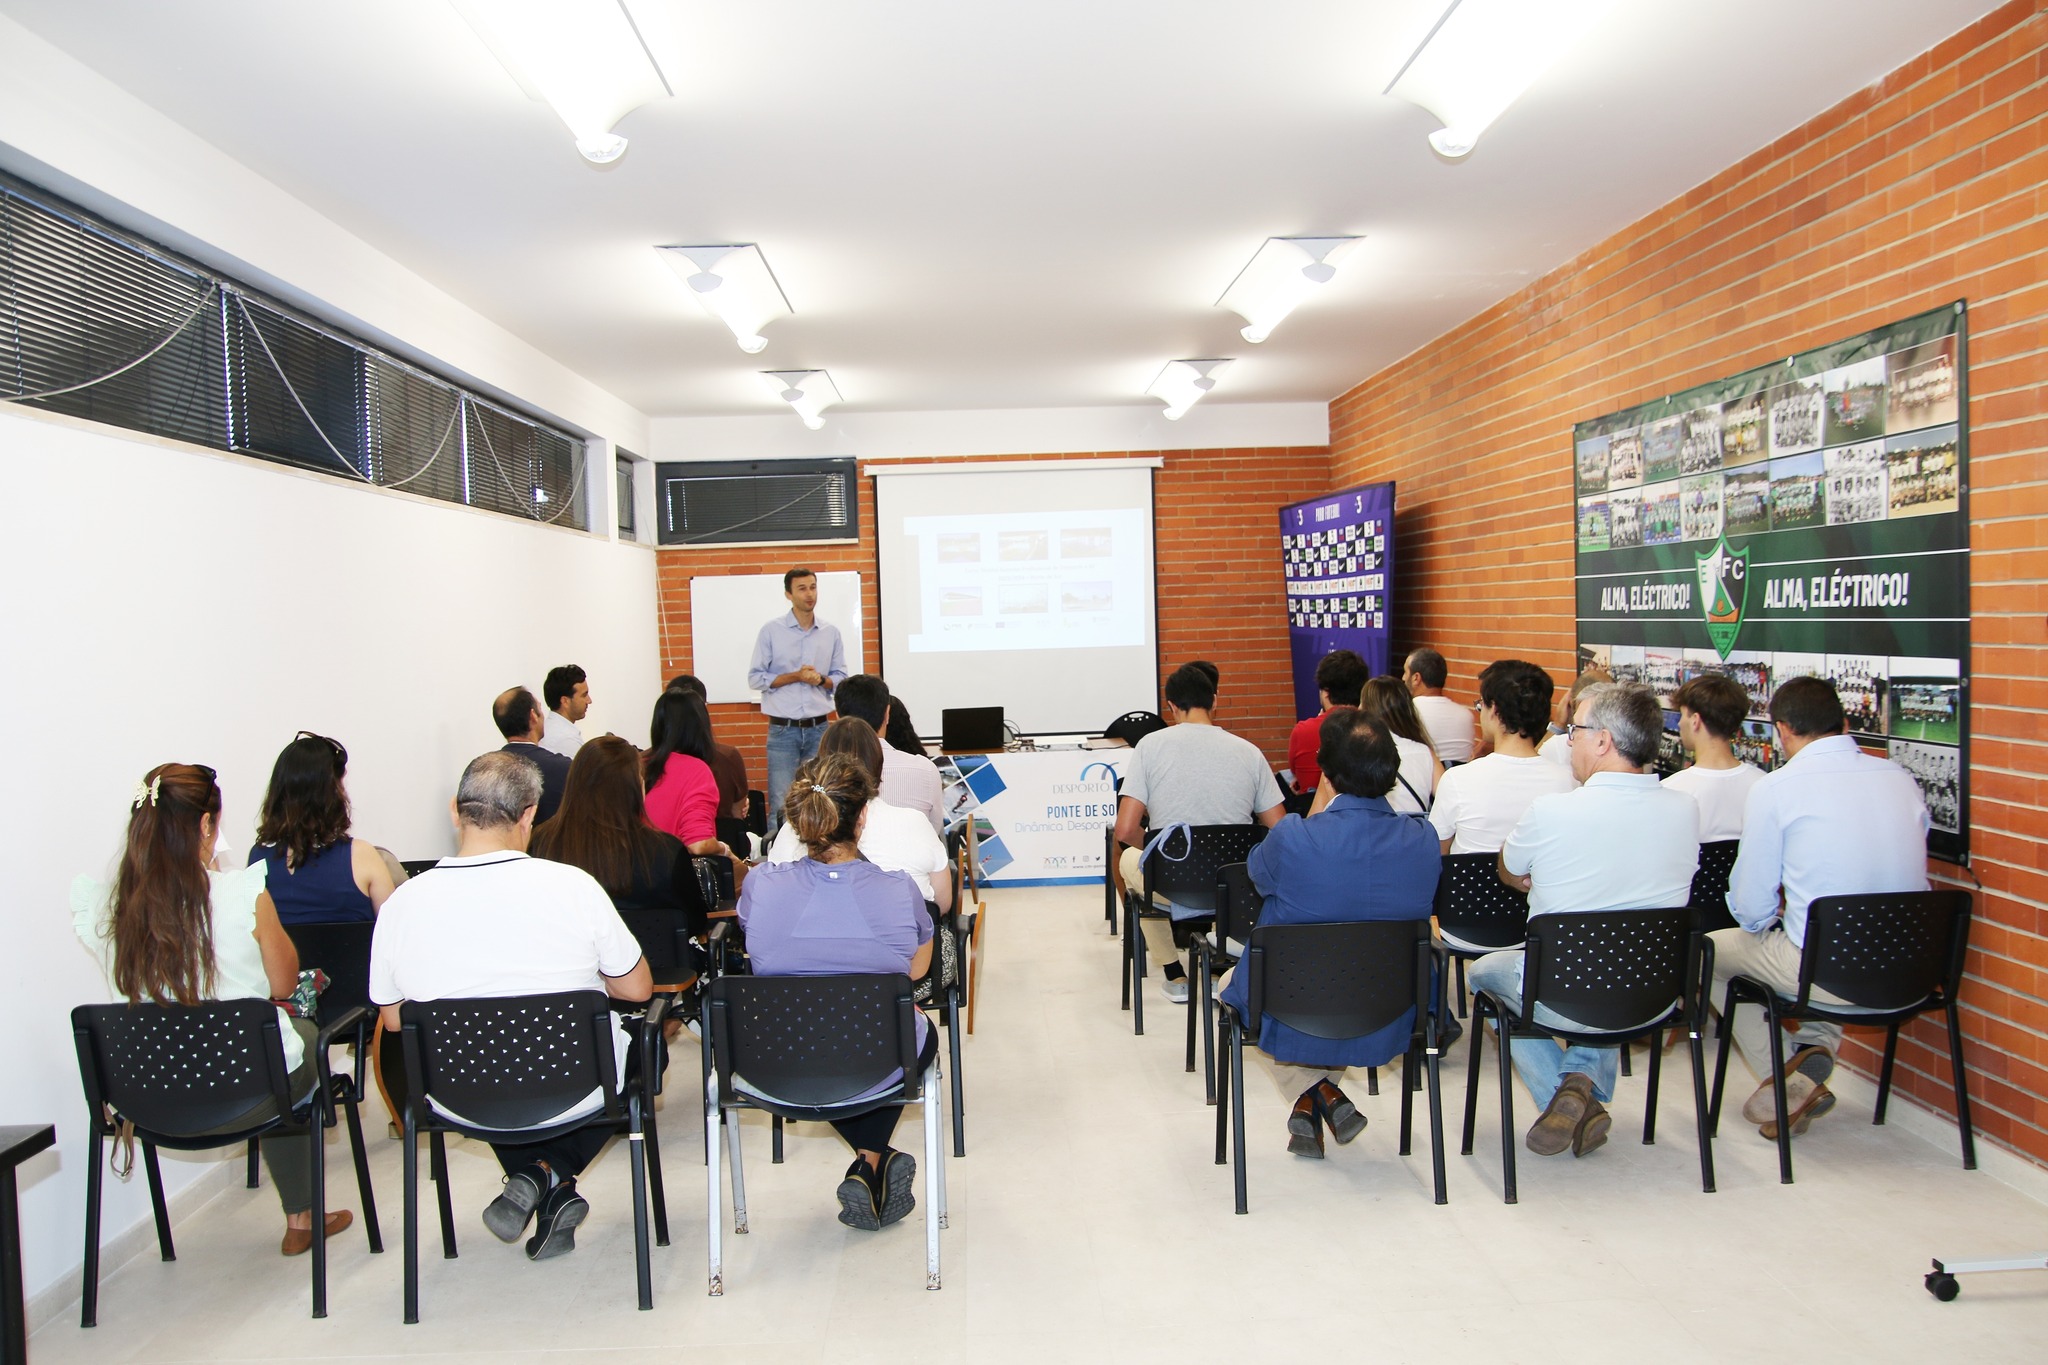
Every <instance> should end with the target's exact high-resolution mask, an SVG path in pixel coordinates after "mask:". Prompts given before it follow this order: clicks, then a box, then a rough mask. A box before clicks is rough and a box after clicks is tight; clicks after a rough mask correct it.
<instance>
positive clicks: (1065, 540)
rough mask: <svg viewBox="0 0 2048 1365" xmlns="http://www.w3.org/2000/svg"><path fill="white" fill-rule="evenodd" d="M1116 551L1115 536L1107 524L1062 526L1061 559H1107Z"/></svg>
mask: <svg viewBox="0 0 2048 1365" xmlns="http://www.w3.org/2000/svg"><path fill="white" fill-rule="evenodd" d="M1115 553H1116V537H1115V536H1114V535H1112V534H1111V533H1110V529H1109V528H1108V527H1107V526H1079V527H1063V528H1061V530H1060V558H1061V559H1108V558H1109V557H1110V556H1111V555H1113V554H1115Z"/></svg>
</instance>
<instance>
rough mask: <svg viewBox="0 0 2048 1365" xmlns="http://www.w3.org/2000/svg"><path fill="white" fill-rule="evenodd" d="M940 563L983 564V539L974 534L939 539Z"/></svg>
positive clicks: (968, 533)
mask: <svg viewBox="0 0 2048 1365" xmlns="http://www.w3.org/2000/svg"><path fill="white" fill-rule="evenodd" d="M939 563H941V564H979V563H981V537H980V536H979V535H976V534H974V533H973V532H971V531H970V532H967V533H965V534H962V535H948V536H940V537H939Z"/></svg>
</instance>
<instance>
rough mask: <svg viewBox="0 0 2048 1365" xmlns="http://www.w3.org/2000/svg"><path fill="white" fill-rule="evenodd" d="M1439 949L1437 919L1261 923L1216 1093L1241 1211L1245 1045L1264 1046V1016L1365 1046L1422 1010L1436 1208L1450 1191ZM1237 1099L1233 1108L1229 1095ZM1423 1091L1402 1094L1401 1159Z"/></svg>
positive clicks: (1420, 1035) (1414, 1038)
mask: <svg viewBox="0 0 2048 1365" xmlns="http://www.w3.org/2000/svg"><path fill="white" fill-rule="evenodd" d="M1439 951H1440V950H1439V949H1438V948H1437V947H1436V945H1435V944H1433V943H1431V941H1430V936H1429V921H1428V920H1426V919H1417V920H1372V921H1364V922H1360V923H1355V924H1281V925H1261V926H1259V927H1258V928H1256V929H1254V930H1252V932H1251V942H1250V944H1249V945H1248V946H1247V948H1246V950H1245V955H1244V958H1243V960H1242V961H1241V962H1240V963H1239V965H1238V970H1239V971H1241V972H1245V973H1248V975H1247V977H1246V979H1245V987H1246V996H1245V1012H1244V1014H1243V1015H1242V1016H1240V1015H1239V1014H1238V1012H1237V1011H1236V1010H1235V1009H1233V1008H1232V1007H1231V1006H1229V1005H1224V1006H1222V1015H1223V1037H1224V1043H1225V1046H1226V1048H1227V1050H1228V1052H1229V1055H1230V1070H1229V1073H1228V1075H1227V1076H1226V1077H1225V1078H1224V1080H1223V1082H1222V1084H1220V1085H1218V1086H1217V1087H1216V1090H1217V1101H1216V1164H1217V1165H1219V1166H1221V1165H1222V1164H1223V1129H1224V1125H1225V1123H1226V1122H1228V1123H1229V1125H1230V1130H1231V1162H1232V1166H1233V1168H1234V1171H1233V1174H1234V1176H1235V1184H1236V1187H1237V1188H1236V1193H1237V1211H1238V1212H1239V1213H1244V1212H1246V1210H1247V1203H1246V1195H1245V1169H1244V1110H1245V1101H1244V1044H1245V1040H1246V1039H1247V1038H1249V1039H1251V1040H1252V1041H1254V1042H1256V1041H1257V1040H1258V1033H1259V1027H1260V1024H1261V1022H1262V1021H1263V1020H1264V1018H1265V1016H1267V1015H1269V1014H1270V1015H1272V1016H1273V1018H1274V1019H1275V1020H1276V1021H1278V1022H1280V1023H1283V1024H1285V1025H1287V1026H1288V1027H1289V1028H1292V1029H1296V1030H1299V1031H1300V1032H1302V1033H1306V1034H1308V1035H1309V1036H1310V1037H1313V1038H1361V1037H1364V1036H1365V1035H1367V1034H1370V1033H1377V1032H1379V1030H1381V1029H1383V1028H1386V1027H1388V1026H1390V1025H1392V1024H1394V1023H1396V1022H1398V1021H1399V1020H1400V1018H1401V1015H1402V1014H1403V1013H1404V1012H1406V1011H1408V1010H1413V1011H1414V1012H1415V1016H1414V1018H1415V1027H1414V1031H1413V1033H1412V1034H1410V1036H1409V1042H1408V1062H1407V1071H1408V1073H1409V1074H1411V1075H1412V1074H1414V1072H1415V1070H1416V1063H1417V1062H1423V1063H1425V1064H1426V1066H1427V1070H1428V1081H1429V1151H1430V1165H1431V1174H1432V1176H1433V1178H1434V1180H1435V1189H1436V1202H1437V1203H1439V1204H1443V1203H1447V1202H1448V1201H1449V1197H1448V1195H1446V1193H1445V1191H1444V1110H1443V1091H1442V1085H1441V1077H1440V1076H1439V1075H1438V1068H1437V1062H1438V1057H1437V1041H1436V1040H1437V1027H1438V1020H1437V1019H1436V1018H1435V1016H1434V1015H1433V1014H1431V1012H1430V1006H1429V998H1430V990H1431V987H1432V986H1433V985H1434V984H1435V981H1436V971H1437V956H1438V953H1439ZM1232 1090H1235V1091H1236V1092H1237V1107H1236V1109H1235V1110H1232V1108H1231V1103H1230V1095H1231V1092H1232ZM1414 1106H1415V1087H1413V1086H1410V1085H1403V1086H1402V1087H1401V1155H1402V1156H1407V1155H1408V1153H1409V1149H1410V1141H1409V1138H1410V1130H1411V1128H1412V1125H1413V1116H1414Z"/></svg>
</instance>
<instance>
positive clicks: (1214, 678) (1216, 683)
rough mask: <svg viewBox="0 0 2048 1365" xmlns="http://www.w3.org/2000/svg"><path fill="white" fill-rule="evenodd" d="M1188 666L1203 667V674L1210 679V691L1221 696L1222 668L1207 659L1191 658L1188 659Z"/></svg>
mask: <svg viewBox="0 0 2048 1365" xmlns="http://www.w3.org/2000/svg"><path fill="white" fill-rule="evenodd" d="M1188 667H1189V668H1199V669H1201V670H1202V676H1204V677H1206V678H1207V679H1208V680H1209V691H1210V692H1211V693H1213V694H1215V695H1216V696H1219V697H1220V696H1222V695H1223V670H1222V669H1220V668H1218V667H1217V666H1216V665H1214V664H1212V663H1210V662H1209V661H1208V660H1207V659H1190V660H1188Z"/></svg>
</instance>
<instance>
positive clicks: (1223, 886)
mask: <svg viewBox="0 0 2048 1365" xmlns="http://www.w3.org/2000/svg"><path fill="white" fill-rule="evenodd" d="M1265 903H1266V898H1265V897H1264V896H1261V895H1260V894H1259V888H1258V887H1256V886H1254V885H1252V874H1251V870H1250V869H1249V868H1247V867H1246V866H1245V865H1244V864H1243V863H1225V864H1224V865H1223V866H1222V867H1219V868H1217V869H1216V937H1217V938H1218V939H1219V940H1221V939H1236V940H1237V941H1238V942H1240V943H1242V942H1243V941H1244V940H1246V939H1248V938H1250V937H1251V933H1252V929H1253V928H1254V927H1255V926H1256V925H1257V924H1258V922H1259V909H1260V907H1262V906H1263V905H1264V904H1265Z"/></svg>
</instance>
